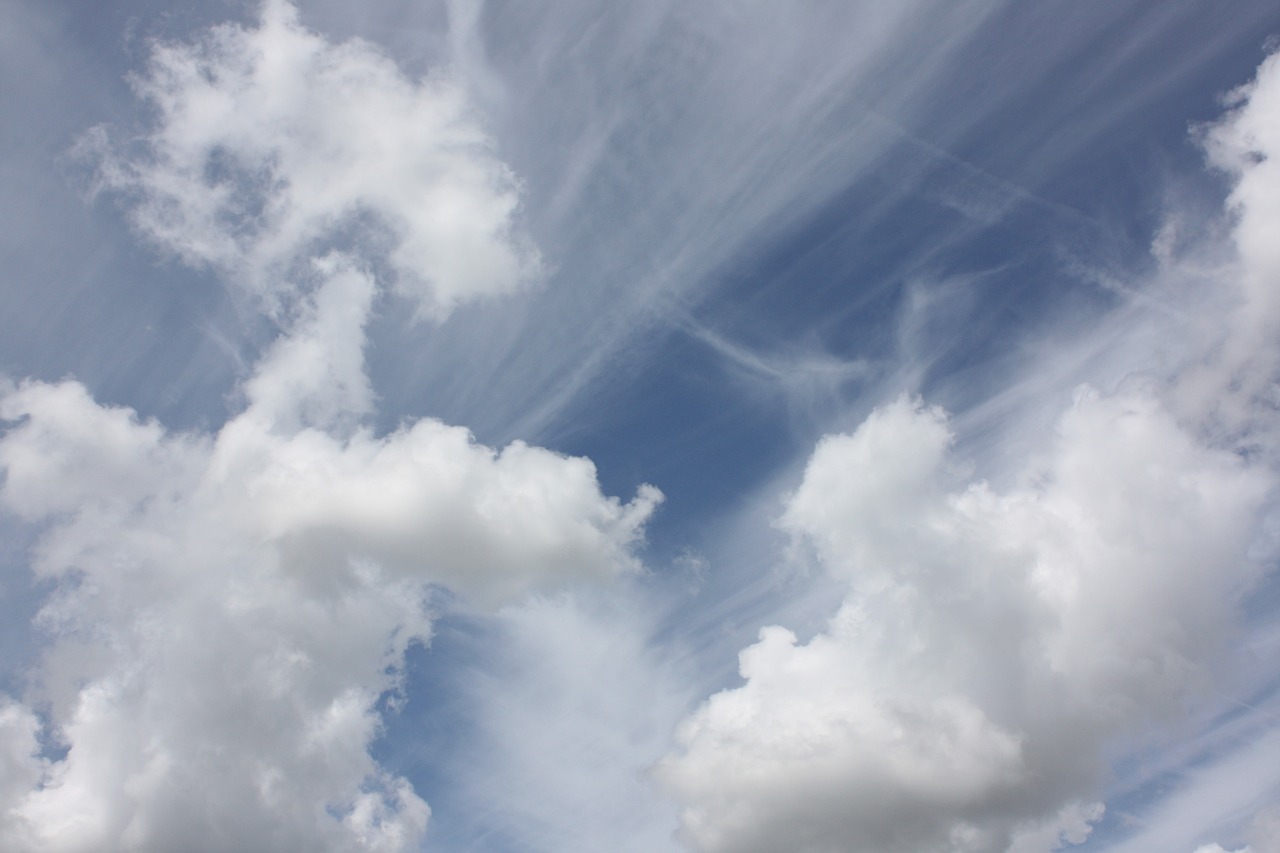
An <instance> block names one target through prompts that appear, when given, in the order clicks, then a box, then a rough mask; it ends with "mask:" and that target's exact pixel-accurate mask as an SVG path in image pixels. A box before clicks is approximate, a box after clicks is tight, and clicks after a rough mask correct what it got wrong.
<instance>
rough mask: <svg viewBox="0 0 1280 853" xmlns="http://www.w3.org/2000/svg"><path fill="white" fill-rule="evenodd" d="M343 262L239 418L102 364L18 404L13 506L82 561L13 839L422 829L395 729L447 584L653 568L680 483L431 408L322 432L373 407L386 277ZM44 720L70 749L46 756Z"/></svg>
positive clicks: (482, 587)
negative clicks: (399, 422) (163, 406)
mask: <svg viewBox="0 0 1280 853" xmlns="http://www.w3.org/2000/svg"><path fill="white" fill-rule="evenodd" d="M325 266H326V269H325V270H324V272H323V273H322V274H323V275H325V276H327V278H326V281H325V282H324V283H323V284H321V285H320V286H319V288H318V290H317V293H316V296H315V298H314V300H312V301H311V302H310V303H309V304H308V305H307V306H306V310H304V311H303V312H302V315H301V317H300V318H299V322H298V327H297V329H296V331H295V332H294V333H293V334H290V335H287V336H285V337H284V338H282V339H281V340H280V341H279V342H277V344H276V346H275V347H274V348H273V349H272V350H271V351H270V352H269V353H268V354H267V355H266V356H265V357H264V359H263V361H262V364H261V366H260V368H259V370H258V372H257V373H256V374H255V375H254V377H253V378H252V379H251V380H250V382H249V383H248V385H247V387H248V396H249V399H250V403H249V405H248V407H247V409H246V410H245V411H244V413H242V414H241V415H239V416H238V417H236V418H234V419H232V420H231V421H229V422H228V423H227V424H226V425H225V426H224V427H223V428H222V430H221V431H220V432H219V433H217V434H216V435H211V436H210V435H184V434H173V433H169V432H167V431H165V430H164V429H163V428H162V427H161V426H160V425H158V424H156V423H154V422H139V420H138V419H137V418H136V416H135V415H134V414H133V413H132V412H130V411H127V410H124V409H116V408H109V407H104V406H100V405H98V404H97V403H95V402H94V401H93V400H92V399H91V398H90V397H89V395H88V393H87V392H86V391H85V389H84V388H83V387H82V386H80V385H78V384H76V383H74V382H64V383H60V384H56V385H50V384H44V383H34V382H32V383H24V384H22V385H20V386H19V387H17V388H16V389H14V390H12V391H11V392H9V393H8V394H7V395H6V396H5V397H4V398H3V400H2V401H0V416H3V417H4V419H6V420H7V421H9V422H10V423H11V427H10V429H9V431H8V433H7V434H6V435H5V437H4V438H3V440H2V441H0V465H2V466H3V468H4V470H5V472H6V479H5V482H4V486H3V490H2V491H0V500H3V501H4V504H5V506H6V507H7V508H8V509H10V510H12V511H14V512H16V513H18V514H20V515H21V516H23V517H25V518H27V519H28V520H30V521H32V522H37V523H41V524H45V525H47V526H48V529H47V531H46V532H45V534H44V536H43V537H42V539H41V541H40V545H39V549H38V552H37V554H36V558H35V564H34V567H35V569H36V571H37V573H38V574H39V575H41V576H42V577H46V578H49V579H52V580H55V581H57V582H58V591H57V593H56V595H55V596H54V597H53V598H52V599H51V600H50V601H49V603H48V604H47V605H46V606H45V607H44V609H43V610H42V612H41V614H40V620H41V624H42V627H43V628H44V629H45V631H46V632H47V633H48V635H49V639H50V644H49V646H48V648H47V650H46V651H45V653H44V656H43V659H42V661H41V663H40V665H39V667H38V668H37V670H36V671H35V673H34V676H35V678H36V680H37V681H38V691H37V694H36V697H35V702H36V703H37V705H38V706H42V707H46V708H47V710H48V715H49V724H48V726H47V727H40V726H39V725H38V724H37V722H36V719H35V717H34V716H33V715H32V713H31V711H29V710H28V709H27V708H24V707H23V706H20V705H14V704H9V705H6V706H5V708H4V710H3V712H2V713H0V724H2V725H0V730H2V731H3V732H4V738H3V751H2V752H0V755H3V760H4V761H5V766H6V774H5V786H4V787H3V790H0V794H3V795H4V796H5V800H4V802H3V804H0V808H2V809H3V814H4V818H3V819H0V838H3V839H4V842H5V843H4V846H5V847H6V849H14V850H25V849H31V850H34V849H40V850H101V849H118V848H126V847H128V848H130V849H141V850H169V849H178V848H181V849H190V850H196V849H210V850H227V849H237V850H255V849H279V848H289V849H314V850H327V849H368V850H400V849H408V848H410V847H412V845H413V844H414V843H415V842H416V840H417V839H419V838H420V837H421V835H422V832H423V829H424V826H425V824H426V820H427V815H428V810H427V807H426V805H425V804H424V803H423V802H422V801H421V800H420V799H418V797H417V796H416V795H415V794H414V792H413V791H412V789H411V788H410V787H409V785H408V783H407V782H406V781H405V780H403V779H399V778H393V777H390V776H388V775H387V774H386V773H385V772H384V771H382V770H381V769H380V768H379V767H378V766H377V765H376V764H375V763H374V761H373V760H372V759H371V758H370V756H369V754H368V747H369V744H370V742H371V741H372V739H373V738H374V737H375V736H376V735H377V733H378V730H379V710H378V707H379V706H378V700H379V697H380V696H381V695H382V694H384V693H385V692H387V691H389V690H394V689H395V688H396V685H397V683H398V679H399V675H398V667H399V665H400V662H401V660H402V658H403V654H404V651H405V649H406V647H407V645H408V644H409V643H411V642H413V641H415V640H424V639H426V638H427V637H428V636H429V633H430V626H429V621H428V617H427V613H426V610H425V595H426V588H427V585H428V584H432V583H435V584H445V585H448V586H449V587H451V588H453V589H456V590H458V591H460V592H462V593H463V594H466V595H469V596H471V597H472V598H474V599H476V600H478V601H480V602H481V603H484V604H499V603H502V602H505V601H511V600H513V599H515V598H517V597H519V596H521V595H522V594H524V593H525V592H526V591H527V590H530V589H536V588H545V587H548V586H551V585H555V584H557V583H563V582H568V581H573V580H580V579H601V578H606V577H608V576H611V575H613V574H616V573H618V572H625V571H628V570H629V569H631V568H632V567H633V565H634V562H633V559H632V558H631V557H630V556H629V553H628V547H629V545H630V544H631V543H632V542H633V541H634V540H635V538H636V537H637V536H638V534H639V530H640V526H641V524H642V523H643V522H644V520H645V519H646V518H647V516H648V515H649V513H650V512H651V511H652V509H653V507H654V505H655V503H656V501H657V500H658V496H657V494H656V492H655V491H654V490H652V489H647V488H646V489H645V490H644V491H643V493H642V494H641V496H640V497H639V498H637V499H636V500H635V501H633V502H632V503H630V504H625V505H624V504H621V503H620V502H619V501H617V500H616V499H612V498H606V497H605V496H603V495H602V494H601V493H600V490H599V487H598V485H597V483H596V479H595V470H594V468H593V466H592V465H591V463H590V462H588V461H587V460H584V459H569V458H565V457H562V456H559V455H556V454H554V453H551V452H549V451H545V450H541V449H538V448H533V447H528V446H526V445H523V444H514V445H512V446H510V447H508V448H506V449H505V450H503V451H501V452H496V451H493V450H490V449H489V448H486V447H482V446H479V445H477V444H475V442H474V441H473V440H472V438H471V436H470V435H469V434H468V433H467V432H466V431H465V430H463V429H460V428H457V427H449V426H446V425H444V424H441V423H439V422H436V421H430V420H424V421H419V422H417V423H414V424H410V425H407V426H406V427H404V428H403V429H401V430H399V431H398V432H396V433H393V434H391V435H388V436H384V437H375V436H373V435H371V434H369V433H368V432H367V431H365V430H362V429H360V428H358V427H357V428H354V429H353V431H351V432H350V434H348V435H346V436H345V437H344V436H343V435H342V434H341V433H340V432H326V431H324V430H323V429H319V428H317V427H316V426H314V424H317V423H319V424H322V425H328V421H330V420H331V419H332V417H335V414H334V413H337V415H341V416H345V417H349V416H351V415H352V414H353V409H352V408H351V407H353V406H354V407H355V409H354V411H357V412H358V410H359V407H360V406H361V405H364V402H365V401H364V396H363V394H361V393H358V389H359V388H361V387H363V384H362V383H363V375H362V373H361V372H360V369H359V368H360V363H359V360H358V353H359V350H360V344H361V343H362V336H361V335H360V333H359V327H360V325H361V324H362V323H363V320H364V316H365V314H364V312H363V311H362V310H360V309H359V308H358V307H357V308H356V309H355V310H353V308H352V306H353V304H357V305H358V303H359V302H360V301H361V300H367V294H368V293H369V292H370V290H371V287H372V284H371V282H370V280H369V279H368V278H367V277H366V276H365V275H363V274H362V273H360V272H359V271H357V270H355V269H352V268H351V267H350V266H346V265H343V264H341V263H340V262H338V261H336V260H333V259H330V260H329V261H328V262H327V263H326V265H325ZM344 325H345V326H347V328H344ZM353 329H354V331H353ZM328 341H335V342H336V344H335V346H334V347H333V348H332V349H330V348H328V347H326V346H325V342H328ZM353 342H354V345H352V343H353ZM312 348H315V349H316V356H317V357H306V358H300V357H296V354H297V353H298V352H308V351H310V350H311V349H312ZM353 354H354V355H355V356H356V363H355V365H354V366H353V365H351V364H349V363H346V361H345V359H347V358H349V357H351V356H352V355H353ZM348 379H349V380H350V383H347V382H346V380H348ZM353 388H354V389H355V390H353ZM42 728H43V736H44V737H46V738H49V739H51V740H52V741H54V742H57V743H61V744H62V745H64V746H66V747H68V748H69V751H68V752H67V754H66V756H65V758H62V759H60V760H54V761H45V760H41V759H39V758H38V757H37V755H38V752H39V750H38V748H37V747H38V741H37V735H38V734H40V733H41V730H42ZM37 782H38V784H36V783H37Z"/></svg>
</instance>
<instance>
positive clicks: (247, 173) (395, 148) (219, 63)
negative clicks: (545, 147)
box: [80, 0, 539, 319]
mask: <svg viewBox="0 0 1280 853" xmlns="http://www.w3.org/2000/svg"><path fill="white" fill-rule="evenodd" d="M133 85H134V88H135V90H136V92H137V94H138V96H139V97H141V98H142V99H144V100H145V101H146V102H147V103H148V105H149V106H150V107H151V108H152V110H153V111H154V122H153V124H152V125H151V126H150V127H147V128H145V129H144V130H143V132H142V133H141V135H140V136H138V137H137V138H135V139H131V140H129V141H128V142H127V143H123V144H122V143H113V142H112V140H111V139H110V137H109V135H108V133H107V131H106V130H105V129H103V128H97V129H95V130H94V131H93V132H92V133H90V134H88V135H87V136H86V137H85V138H84V139H83V140H82V142H81V144H80V151H81V154H82V155H83V156H85V157H87V158H89V159H90V160H92V161H94V162H96V163H97V165H98V182H99V186H100V187H101V188H102V189H105V190H109V191H111V192H114V193H118V194H120V195H122V196H123V197H124V198H125V199H126V200H127V205H128V209H129V212H130V216H131V218H132V221H133V224H134V226H135V227H136V228H137V230H138V231H139V232H140V234H141V235H142V236H143V237H144V238H146V239H147V240H148V241H150V242H152V243H154V244H157V245H159V246H161V247H163V249H164V250H166V251H168V252H172V253H175V254H176V255H177V256H178V257H179V258H181V259H182V260H183V261H184V262H186V263H188V264H195V265H208V266H211V267H213V268H214V269H216V270H218V271H220V272H222V273H223V274H225V275H226V276H227V277H228V278H230V279H232V280H234V281H236V282H237V283H238V284H239V285H241V286H245V287H248V288H249V289H250V290H251V291H253V292H256V293H258V294H260V295H263V296H265V297H267V298H268V299H270V300H274V299H278V298H280V297H281V296H282V295H285V294H284V293H283V292H282V291H285V290H287V288H288V286H289V281H290V279H289V277H288V276H287V274H288V273H290V272H293V271H296V266H297V265H298V264H299V263H302V264H304V265H305V262H306V261H307V260H308V259H309V258H311V257H313V256H314V255H316V254H317V253H318V250H319V249H321V248H323V247H325V246H326V245H328V246H330V247H332V246H334V245H336V246H338V247H342V248H348V249H350V248H352V247H353V246H352V245H351V244H355V245H356V246H359V247H363V248H371V249H372V250H373V254H376V255H377V256H378V257H379V258H380V259H381V260H382V261H384V262H385V264H386V266H387V268H388V271H389V272H390V274H391V275H393V277H394V279H395V283H396V286H397V288H398V289H399V291H400V292H401V293H402V294H404V295H407V296H409V297H411V298H412V299H414V300H416V302H417V304H418V309H419V311H420V312H421V313H422V315H424V316H428V317H432V318H436V319H440V318H443V317H444V316H446V315H447V314H448V313H449V311H450V310H451V309H452V308H453V307H454V306H456V305H458V304H460V303H463V302H467V301H470V300H473V299H476V298H479V297H483V296H488V295H493V294H500V293H505V292H509V291H511V290H513V289H515V288H516V287H518V286H519V285H520V284H521V283H522V282H523V281H525V280H527V279H529V278H530V277H531V276H534V275H536V274H537V270H538V267H539V260H538V254H537V252H536V250H535V249H534V248H533V246H532V244H531V243H530V242H529V241H528V239H527V238H525V237H523V236H522V235H521V234H520V232H519V231H518V229H517V228H516V226H515V221H514V220H515V214H516V211H517V207H518V204H519V192H518V191H519V182H518V181H517V180H516V178H515V176H514V175H513V174H512V172H511V170H510V169H509V168H507V166H506V165H505V164H504V163H503V162H502V161H501V160H500V159H498V157H497V156H496V154H495V152H494V150H493V144H492V142H491V141H490V139H489V138H488V137H487V135H486V134H485V133H484V131H483V129H482V127H481V126H480V123H479V121H478V117H477V116H476V115H475V113H474V111H473V109H472V108H471V106H470V105H469V103H468V100H467V97H466V93H465V91H464V90H463V88H462V87H461V86H460V85H459V84H458V83H457V82H456V81H454V80H453V79H452V78H451V77H449V76H448V75H447V74H444V73H442V72H439V73H436V74H433V75H429V76H427V77H426V78H424V79H422V80H417V81H414V80H410V79H408V78H407V77H405V76H404V74H403V73H402V72H401V71H400V69H399V68H397V67H396V65H395V64H394V63H393V62H392V61H391V60H390V59H388V58H387V57H386V56H384V55H383V54H382V53H381V52H380V51H379V50H378V49H377V48H376V47H374V46H373V45H371V44H368V43H367V42H363V41H359V40H353V41H349V42H346V43H343V44H336V45H335V44H330V43H329V42H327V41H326V40H325V39H323V38H322V37H320V36H318V35H316V34H315V33H311V32H309V31H307V30H306V29H305V28H303V27H302V26H301V25H300V23H299V22H298V16H297V10H296V9H295V8H294V7H293V6H292V5H291V4H289V3H288V2H286V0H267V2H265V3H264V5H263V9H262V15H261V20H260V22H259V23H258V25H257V26H256V27H251V28H246V27H243V26H239V25H235V24H225V25H222V26H218V27H215V28H213V29H212V30H210V31H208V32H207V33H205V34H204V35H203V37H201V38H200V39H199V40H197V41H195V42H191V43H171V44H159V45H156V46H155V48H154V51H153V53H152V55H151V59H150V63H149V64H148V66H147V69H146V71H145V72H144V73H142V74H140V75H137V76H136V77H134V78H133Z"/></svg>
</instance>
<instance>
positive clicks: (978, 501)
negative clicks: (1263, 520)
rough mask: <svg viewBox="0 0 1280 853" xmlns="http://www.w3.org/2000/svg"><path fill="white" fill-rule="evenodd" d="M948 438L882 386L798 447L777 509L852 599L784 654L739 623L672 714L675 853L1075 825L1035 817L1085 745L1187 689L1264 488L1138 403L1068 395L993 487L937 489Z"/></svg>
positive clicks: (1087, 751)
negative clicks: (832, 430)
mask: <svg viewBox="0 0 1280 853" xmlns="http://www.w3.org/2000/svg"><path fill="white" fill-rule="evenodd" d="M949 442H950V434H949V432H948V429H947V424H946V421H945V419H944V417H943V415H942V414H941V413H940V412H938V411H937V410H931V409H926V408H923V407H921V406H919V405H918V404H914V403H911V402H909V401H907V400H900V401H898V402H897V403H895V404H893V405H891V406H888V407H885V408H883V409H880V410H878V411H877V412H875V413H874V414H873V415H872V416H871V417H870V418H868V419H867V421H866V423H864V424H863V425H862V426H861V427H860V428H859V429H858V430H857V431H856V432H854V433H852V434H849V435H842V436H832V437H828V438H826V439H824V440H823V442H822V443H821V444H820V445H819V447H818V449H817V450H816V451H815V452H814V455H813V458H812V459H811V460H810V463H809V466H808V469H807V470H806V473H805V478H804V482H803V484H802V485H801V487H800V489H799V490H798V491H797V492H796V494H795V495H794V496H793V497H792V499H791V501H790V503H789V504H788V508H787V511H786V513H785V514H784V515H783V517H782V524H783V526H784V527H785V528H786V529H788V530H790V531H792V532H793V533H795V534H796V535H797V536H800V537H803V538H804V539H805V540H807V541H809V542H811V543H812V545H813V547H814V548H815V550H816V552H817V555H818V559H819V560H820V562H821V563H822V565H823V566H824V567H826V568H827V569H828V570H829V571H831V572H833V573H835V574H837V575H839V576H841V577H844V578H846V579H847V580H848V581H849V583H850V584H851V587H852V591H851V593H850V595H849V597H848V599H847V600H846V601H845V603H844V605H843V607H842V608H841V609H840V611H839V613H838V614H837V615H836V616H835V617H834V618H833V620H832V622H831V624H830V626H829V628H828V629H827V630H826V631H825V632H823V633H821V634H819V635H818V636H816V637H814V638H813V639H811V640H810V641H809V642H807V643H804V644H799V643H798V642H797V638H796V637H795V635H794V634H792V633H791V632H789V631H786V630H785V629H782V628H777V627H774V628H766V629H765V630H764V631H762V632H761V639H760V642H759V643H758V644H757V645H754V646H751V647H750V648H748V649H746V650H745V651H743V653H742V656H741V672H742V676H743V678H745V679H746V684H745V685H744V686H742V687H740V688H736V689H733V690H728V691H725V692H722V693H719V694H717V695H716V696H714V697H712V699H711V700H710V701H709V702H708V703H707V704H706V705H705V706H704V707H703V708H702V709H701V710H699V711H698V712H697V713H696V714H694V715H693V716H692V717H691V718H690V719H689V720H687V721H686V723H685V724H684V726H683V728H682V729H681V731H680V734H679V740H680V742H681V744H682V746H683V747H684V751H683V754H681V755H680V756H678V757H672V758H669V759H667V761H666V762H665V763H664V765H663V766H662V767H661V769H660V774H661V775H662V777H663V778H664V780H665V781H666V782H667V783H668V784H669V785H671V786H672V787H673V788H674V789H675V790H676V792H677V793H678V794H679V795H680V796H681V798H682V800H683V801H684V802H685V817H684V827H685V832H686V833H687V834H688V836H689V838H690V839H691V840H692V842H693V843H694V845H695V846H696V847H697V848H698V849H702V850H710V851H718V850H733V851H747V850H752V851H753V850H760V851H765V850H775V849H781V848H782V847H787V846H788V845H789V849H796V850H813V851H824V850H837V849H845V847H847V845H848V844H849V843H850V839H857V841H858V843H859V844H860V845H862V848H861V849H866V850H877V851H899V850H901V851H906V850H913V851H925V850H938V851H951V850H955V851H960V850H964V851H1001V850H1005V849H1009V848H1010V845H1011V844H1012V843H1013V842H1014V840H1015V838H1016V837H1021V838H1022V840H1021V841H1020V842H1019V843H1018V845H1017V846H1015V847H1014V848H1013V849H1019V850H1031V849H1035V845H1033V844H1032V841H1033V840H1034V839H1037V838H1038V839H1046V838H1048V839H1052V840H1054V841H1055V842H1056V841H1057V839H1058V838H1059V835H1060V834H1062V833H1069V834H1070V835H1071V836H1072V837H1075V836H1079V835H1080V832H1081V830H1080V828H1079V827H1080V824H1081V819H1080V818H1079V816H1078V814H1079V813H1078V812H1070V813H1068V814H1065V815H1063V816H1061V817H1059V816H1058V815H1059V811H1060V809H1062V807H1063V803H1064V801H1066V800H1069V799H1078V798H1081V797H1087V796H1088V795H1089V792H1090V784H1091V783H1092V782H1093V781H1094V780H1095V778H1096V773H1097V772H1098V769H1099V768H1098V767H1097V765H1096V759H1095V756H1096V754H1097V751H1098V749H1099V747H1100V746H1101V745H1102V744H1103V743H1104V742H1105V739H1106V738H1107V737H1108V736H1110V735H1112V734H1114V733H1115V732H1117V731H1118V730H1121V729H1122V728H1123V727H1124V726H1126V725H1129V724H1132V723H1134V722H1137V721H1140V720H1144V719H1147V718H1149V717H1150V716H1159V714H1160V713H1161V709H1166V711H1167V710H1168V709H1172V708H1175V707H1177V704H1178V702H1179V700H1180V699H1181V698H1183V697H1185V696H1186V695H1187V691H1188V690H1189V689H1190V688H1191V687H1193V686H1194V684H1195V683H1196V679H1197V677H1199V675H1200V674H1201V673H1200V667H1201V665H1202V663H1203V662H1204V660H1205V659H1206V656H1211V654H1212V652H1213V648H1212V646H1211V642H1212V640H1213V638H1215V637H1217V636H1219V635H1220V634H1221V626H1222V624H1223V622H1224V621H1225V616H1226V606H1227V603H1228V602H1227V601H1226V600H1224V596H1223V595H1222V594H1221V590H1222V589H1223V587H1224V585H1225V586H1226V587H1227V588H1228V589H1230V588H1231V587H1232V586H1233V584H1240V585H1243V584H1244V583H1245V582H1246V581H1247V580H1248V578H1249V571H1250V569H1249V566H1250V563H1249V561H1248V560H1247V559H1246V554H1245V551H1246V547H1247V543H1248V541H1249V531H1250V527H1251V524H1252V522H1253V520H1254V517H1255V515H1256V511H1257V507H1258V505H1259V503H1260V501H1261V499H1262V497H1263V493H1264V490H1265V486H1266V482H1265V480H1263V479H1262V478H1260V477H1259V476H1257V475H1256V474H1255V473H1254V472H1253V471H1251V470H1249V469H1247V468H1246V467H1245V466H1244V465H1243V464H1242V463H1241V461H1240V460H1239V459H1238V458H1237V457H1236V456H1234V455H1233V454H1231V453H1227V452H1224V451H1213V450H1208V449H1205V448H1202V447H1199V446H1198V445H1196V443H1195V442H1194V441H1193V440H1192V439H1191V438H1190V437H1189V436H1188V435H1187V434H1186V433H1185V432H1183V431H1182V430H1181V429H1179V428H1178V426H1177V425H1176V423H1174V422H1173V420H1172V419H1171V418H1170V417H1169V416H1168V415H1167V414H1166V413H1165V412H1164V411H1163V410H1162V409H1161V408H1160V407H1159V406H1158V405H1157V404H1156V403H1155V402H1154V401H1152V400H1151V399H1149V398H1146V397H1143V396H1141V395H1134V396H1120V397H1111V398H1104V397H1101V396H1099V395H1096V394H1093V393H1082V394H1081V395H1080V397H1079V399H1078V400H1077V403H1076V405H1075V406H1074V407H1073V408H1072V410H1071V411H1070V412H1068V413H1067V415H1066V416H1065V417H1064V418H1063V420H1062V422H1061V425H1060V435H1059V436H1058V439H1057V442H1056V445H1055V447H1054V449H1053V452H1052V455H1051V457H1050V460H1049V462H1048V463H1047V464H1046V465H1045V466H1043V467H1041V468H1038V469H1035V470H1034V471H1031V472H1029V475H1030V476H1029V477H1028V482H1029V484H1028V485H1027V486H1026V487H1024V488H1022V489H1018V490H1014V491H1012V492H1009V493H1006V494H998V493H996V492H994V491H993V490H991V489H990V488H989V487H987V486H986V485H985V484H983V483H972V484H968V485H965V484H964V483H963V482H958V477H957V471H956V470H955V466H954V465H952V464H950V463H949V456H948V445H949ZM1094 816H1095V817H1096V814H1094ZM1044 821H1049V822H1050V823H1049V825H1047V826H1046V825H1044V824H1043V822H1044ZM1054 846H1056V844H1055V845H1054ZM1039 849H1042V850H1049V849H1053V847H1051V846H1041V847H1039Z"/></svg>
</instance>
